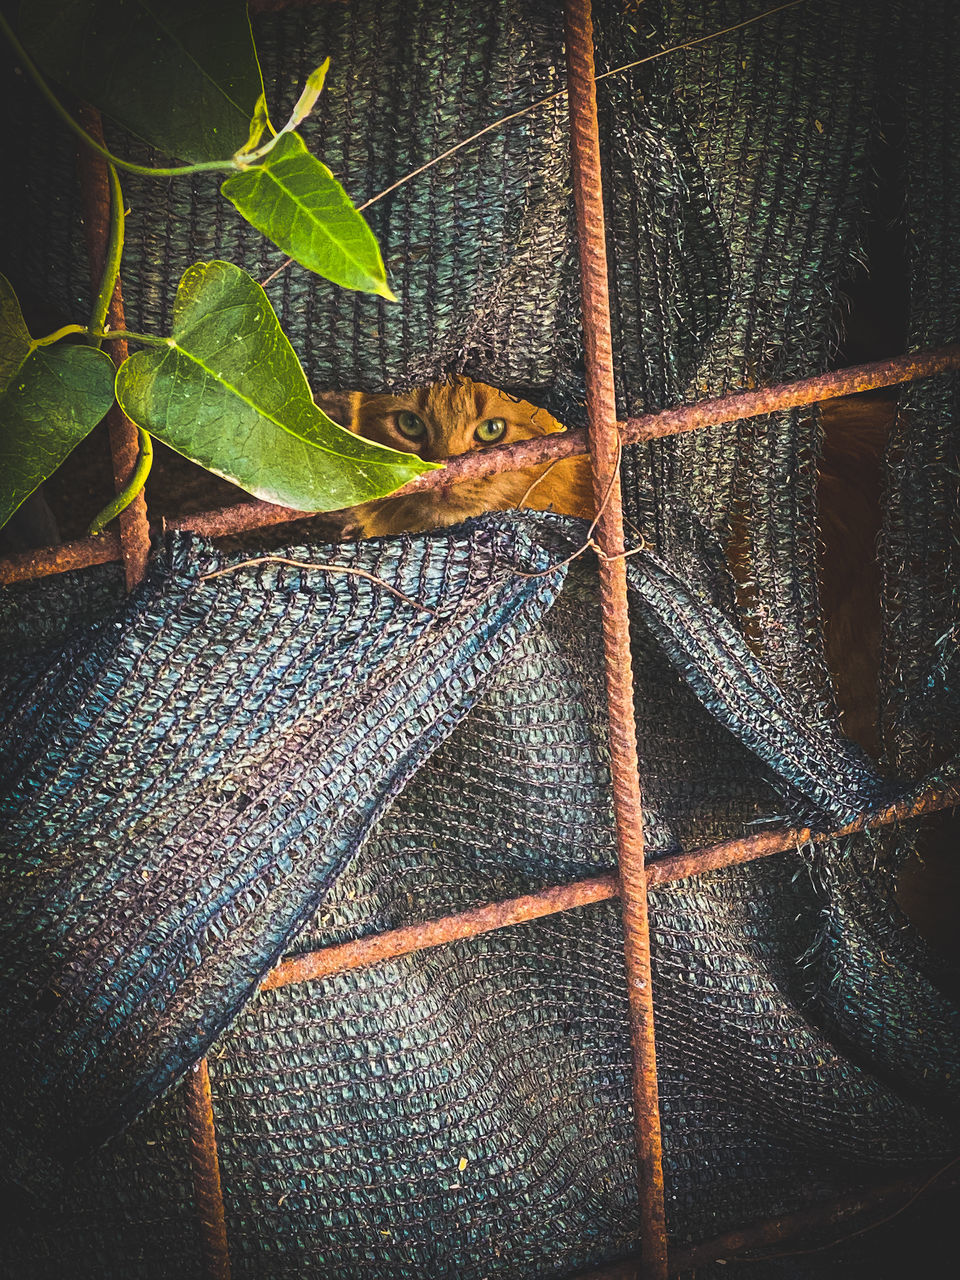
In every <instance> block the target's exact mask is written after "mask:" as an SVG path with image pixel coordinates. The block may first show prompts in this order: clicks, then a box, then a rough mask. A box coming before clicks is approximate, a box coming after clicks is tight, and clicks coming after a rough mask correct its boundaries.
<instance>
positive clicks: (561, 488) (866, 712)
mask: <svg viewBox="0 0 960 1280" xmlns="http://www.w3.org/2000/svg"><path fill="white" fill-rule="evenodd" d="M318 402H319V403H320V404H321V407H324V408H325V409H326V411H327V412H328V413H330V414H331V416H333V417H334V418H335V419H337V420H338V421H341V422H342V423H343V425H344V426H346V427H347V428H348V429H349V430H351V431H353V432H354V433H355V434H357V435H361V436H364V437H365V438H366V439H368V440H373V441H375V442H376V443H378V444H384V445H388V446H389V447H390V448H392V449H401V450H404V451H407V452H413V453H418V454H419V455H420V457H422V458H425V459H427V460H428V461H439V460H442V459H443V458H449V457H455V456H457V455H458V454H463V453H467V452H470V451H472V450H476V449H484V448H488V447H491V446H493V445H496V444H504V443H509V442H511V441H514V440H528V439H531V438H533V437H536V436H545V435H550V434H552V433H554V432H557V431H563V430H564V429H565V428H564V427H563V426H562V425H561V424H560V423H559V422H558V421H557V419H556V418H554V417H553V416H552V415H551V414H549V413H548V412H547V411H546V410H545V409H542V408H537V407H536V406H535V405H533V404H531V403H530V402H529V401H526V400H520V399H517V398H516V397H514V396H510V395H508V394H507V393H506V392H504V391H500V390H498V389H497V388H496V387H492V386H490V385H488V384H487V383H484V382H475V381H473V380H472V379H470V378H465V377H459V378H452V379H449V380H447V381H445V382H437V383H433V384H432V385H430V386H424V387H418V388H416V389H415V390H413V391H410V392H408V393H406V394H405V395H390V394H375V393H367V392H359V391H354V392H343V393H335V392H331V393H326V394H325V396H324V397H323V398H320V397H318ZM895 410H896V401H895V398H891V396H890V394H889V393H887V394H882V393H881V394H880V395H861V396H855V397H852V398H850V399H844V400H834V401H828V402H826V403H825V404H824V405H823V406H822V411H823V416H824V424H825V428H826V430H825V441H824V448H823V456H822V458H821V463H820V477H819V486H818V498H819V503H818V505H819V511H820V529H821V539H822V541H821V546H822V551H823V558H822V560H821V565H820V586H821V603H822V606H823V612H824V621H825V636H826V646H827V656H828V662H829V664H830V667H831V670H832V671H833V673H834V678H835V681H836V687H837V695H838V700H839V703H840V707H841V710H842V714H843V717H844V724H845V728H846V732H847V734H848V736H850V737H852V738H853V739H854V741H857V742H859V743H860V744H861V745H862V746H864V747H866V748H867V749H868V750H869V751H871V752H872V753H873V754H876V753H877V751H878V750H879V742H878V740H877V713H876V706H877V674H878V668H879V648H880V574H879V565H878V563H877V557H876V539H877V536H878V534H879V524H880V503H881V467H882V457H883V449H884V445H885V442H886V438H887V435H888V433H889V430H890V425H891V420H892V416H893V414H894V413H895ZM538 477H542V479H540V482H539V483H538V484H536V485H534V487H533V488H531V485H533V483H534V481H535V480H537V478H538ZM520 505H522V506H523V507H525V508H527V509H529V510H534V511H547V510H549V511H556V512H559V513H561V514H564V515H576V516H582V517H585V518H588V519H590V518H592V516H593V514H594V503H593V488H592V483H591V477H590V468H589V461H588V459H587V458H586V457H579V458H567V459H564V460H563V461H561V462H558V463H556V464H554V466H553V467H550V466H549V464H543V465H540V466H536V467H527V468H524V469H523V470H522V471H513V472H510V471H508V472H502V473H499V474H497V475H490V476H484V477H482V478H480V479H478V480H469V481H465V482H463V483H462V484H458V485H455V486H452V487H451V488H449V489H445V490H443V489H434V490H430V491H428V492H426V493H416V494H411V495H410V496H409V497H405V498H396V499H390V498H387V499H385V500H382V501H380V502H378V503H372V502H371V503H365V504H363V505H362V506H359V507H355V508H353V510H352V511H351V512H350V516H349V521H350V526H349V528H350V531H351V532H354V533H357V534H359V536H361V537H364V538H370V537H378V536H384V535H392V534H398V533H419V532H421V531H423V530H425V529H434V528H440V527H442V526H444V525H451V524H456V523H458V522H459V521H461V520H465V519H466V518H467V517H468V516H472V515H479V514H480V513H481V512H483V511H494V510H499V511H502V510H507V509H510V508H513V507H518V506H520ZM742 532H743V531H736V530H735V533H734V537H733V539H732V541H731V544H730V545H729V546H728V547H727V554H728V559H729V562H730V565H731V569H732V570H733V573H734V577H735V578H736V579H738V588H739V594H740V596H741V604H742V605H745V604H746V603H747V602H748V597H749V588H748V584H747V581H746V578H747V568H746V564H747V557H746V549H745V546H741V545H740V543H741V541H742ZM750 638H751V639H753V640H755V639H756V638H755V637H750Z"/></svg>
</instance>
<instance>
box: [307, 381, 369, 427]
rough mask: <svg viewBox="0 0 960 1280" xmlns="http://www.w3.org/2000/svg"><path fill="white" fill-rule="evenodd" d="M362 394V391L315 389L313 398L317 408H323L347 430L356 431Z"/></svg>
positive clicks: (329, 416)
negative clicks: (358, 403) (357, 410)
mask: <svg viewBox="0 0 960 1280" xmlns="http://www.w3.org/2000/svg"><path fill="white" fill-rule="evenodd" d="M362 395H363V392H362V391H315V392H314V393H313V399H314V403H315V404H316V406H317V408H318V409H322V410H323V412H324V413H325V414H326V415H327V417H328V418H332V419H333V420H334V422H336V423H337V424H338V425H339V426H341V427H345V428H346V429H347V431H354V432H355V431H356V430H357V424H356V422H355V420H354V419H355V417H356V407H357V402H358V401H359V399H360V397H361V396H362Z"/></svg>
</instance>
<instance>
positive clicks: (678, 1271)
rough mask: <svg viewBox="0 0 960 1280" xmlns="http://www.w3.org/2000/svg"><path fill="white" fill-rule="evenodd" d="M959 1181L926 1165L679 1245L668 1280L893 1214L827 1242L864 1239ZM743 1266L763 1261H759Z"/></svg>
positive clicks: (599, 1272) (630, 1265) (623, 1268)
mask: <svg viewBox="0 0 960 1280" xmlns="http://www.w3.org/2000/svg"><path fill="white" fill-rule="evenodd" d="M958 1181H960V1173H958V1171H957V1170H956V1168H954V1169H952V1170H951V1169H950V1168H949V1166H947V1167H944V1166H941V1168H940V1169H931V1167H930V1166H929V1165H925V1166H924V1167H923V1168H922V1169H921V1170H913V1171H911V1172H910V1173H908V1174H905V1175H904V1176H903V1177H901V1178H897V1179H889V1180H885V1181H884V1182H882V1183H875V1184H874V1185H872V1186H867V1187H863V1188H861V1189H860V1190H857V1191H850V1192H847V1193H846V1194H844V1195H840V1196H838V1197H837V1198H836V1199H834V1200H822V1201H817V1202H816V1203H815V1204H812V1205H808V1206H807V1207H806V1208H804V1209H798V1210H796V1211H795V1212H793V1213H784V1214H780V1215H779V1216H778V1217H775V1218H768V1219H765V1220H764V1221H761V1222H752V1223H750V1224H748V1225H747V1226H745V1227H740V1228H738V1229H737V1230H734V1231H728V1232H725V1233H724V1234H723V1235H720V1236H715V1237H713V1238H712V1239H710V1240H704V1241H702V1242H701V1243H700V1244H691V1245H678V1246H676V1247H675V1248H673V1249H671V1251H670V1268H669V1271H670V1275H671V1277H677V1280H681V1278H685V1277H687V1276H690V1277H691V1280H692V1277H693V1276H694V1275H695V1274H696V1272H697V1270H698V1269H699V1268H701V1267H709V1266H710V1265H711V1264H712V1263H719V1264H721V1265H722V1264H723V1263H726V1262H735V1261H736V1260H737V1259H738V1258H739V1257H741V1255H743V1254H744V1253H752V1252H754V1251H755V1250H757V1249H762V1248H763V1247H764V1246H765V1245H777V1246H782V1245H784V1244H787V1243H789V1242H791V1241H792V1242H793V1243H795V1244H801V1243H803V1242H804V1241H805V1240H806V1239H808V1238H809V1233H810V1232H811V1231H816V1230H818V1229H822V1228H824V1227H829V1226H831V1225H832V1224H834V1223H841V1222H844V1221H845V1220H848V1219H851V1218H854V1219H855V1218H858V1217H860V1216H861V1215H863V1214H865V1213H867V1212H870V1211H871V1210H872V1211H873V1212H874V1213H876V1212H877V1211H880V1210H888V1209H889V1210H892V1212H891V1213H884V1216H883V1217H882V1218H880V1219H879V1220H878V1221H876V1222H869V1223H866V1224H865V1225H862V1226H860V1227H859V1228H858V1229H857V1230H856V1231H855V1232H849V1233H847V1232H845V1233H844V1235H843V1236H841V1237H840V1239H838V1240H836V1241H834V1242H832V1243H833V1244H834V1245H835V1244H840V1243H842V1242H843V1241H844V1240H845V1239H847V1238H849V1236H850V1235H866V1234H867V1233H868V1232H870V1231H873V1230H876V1229H877V1228H878V1227H881V1226H884V1225H885V1224H886V1223H888V1222H889V1221H891V1219H892V1218H893V1217H895V1216H897V1215H898V1214H900V1213H901V1212H902V1211H903V1210H904V1209H906V1208H907V1207H908V1206H909V1205H910V1204H912V1203H913V1201H914V1200H916V1199H918V1198H919V1196H920V1195H921V1194H922V1193H923V1192H924V1191H926V1189H927V1188H928V1187H930V1188H932V1187H934V1186H937V1187H941V1188H952V1187H955V1186H956V1185H957V1182H958ZM831 1247H832V1245H831V1243H830V1242H827V1243H824V1244H822V1245H821V1247H820V1250H818V1251H822V1252H823V1253H824V1254H826V1253H827V1252H828V1250H829V1249H830V1248H831ZM778 1252H779V1250H778ZM783 1252H789V1251H787V1250H784V1251H783ZM797 1252H798V1253H803V1252H804V1250H803V1249H798V1250H797ZM748 1261H762V1258H759V1259H748ZM638 1267H639V1259H638V1258H633V1259H623V1260H622V1261H620V1262H614V1263H611V1264H610V1265H609V1266H606V1267H598V1268H596V1269H595V1270H592V1271H581V1272H580V1273H579V1274H578V1275H577V1276H575V1277H574V1280H638V1274H639V1272H638Z"/></svg>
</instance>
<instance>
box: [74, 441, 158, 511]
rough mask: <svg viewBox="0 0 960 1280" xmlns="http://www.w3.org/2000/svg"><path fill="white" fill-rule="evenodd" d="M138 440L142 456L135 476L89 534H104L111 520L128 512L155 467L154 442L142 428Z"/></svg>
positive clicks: (138, 461)
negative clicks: (123, 512)
mask: <svg viewBox="0 0 960 1280" xmlns="http://www.w3.org/2000/svg"><path fill="white" fill-rule="evenodd" d="M137 440H138V442H139V444H140V455H139V457H138V458H137V465H136V466H135V467H134V468H133V474H132V475H131V477H130V479H129V480H128V481H127V483H126V484H125V485H124V486H123V488H122V489H121V490H120V492H119V493H118V494H117V496H116V497H115V498H114V500H113V501H112V502H111V503H110V504H109V505H108V506H106V507H104V508H103V510H102V511H101V512H100V514H99V515H98V516H97V517H96V518H95V519H94V521H93V523H92V524H91V525H90V528H89V529H88V530H87V533H90V534H97V533H103V531H104V529H105V528H106V526H107V525H108V524H109V523H110V521H111V520H115V519H116V517H117V516H118V515H119V514H120V512H121V511H126V509H127V507H129V505H130V503H131V502H132V501H133V500H134V498H135V497H136V496H137V494H138V493H139V492H140V490H141V489H142V488H143V486H144V485H145V484H146V482H147V476H148V475H149V474H150V468H151V467H152V466H153V441H152V440H151V439H150V436H149V435H148V434H147V432H146V431H144V430H143V428H142V427H137Z"/></svg>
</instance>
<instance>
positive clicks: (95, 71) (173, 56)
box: [19, 0, 263, 163]
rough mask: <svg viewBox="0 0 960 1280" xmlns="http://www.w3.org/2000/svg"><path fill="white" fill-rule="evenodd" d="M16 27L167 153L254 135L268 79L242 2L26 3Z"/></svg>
mask: <svg viewBox="0 0 960 1280" xmlns="http://www.w3.org/2000/svg"><path fill="white" fill-rule="evenodd" d="M19 26H20V37H21V39H22V40H23V43H24V44H25V45H26V47H27V49H28V51H29V52H30V54H31V55H32V56H33V57H34V58H35V59H36V61H37V62H38V64H39V65H40V67H41V68H42V69H43V70H44V71H45V72H46V73H47V74H48V75H50V76H52V77H53V78H54V79H56V80H57V81H59V83H60V84H62V85H64V86H65V87H66V88H67V89H69V90H70V91H71V92H72V93H75V94H76V95H77V96H78V97H80V98H83V99H85V100H86V101H87V102H92V103H93V105H94V106H96V107H99V108H100V109H101V110H102V111H104V112H106V113H107V115H109V116H112V117H113V119H114V120H116V121H118V122H119V123H120V124H122V125H123V126H124V128H126V129H129V130H130V132H131V133H135V134H136V135H137V136H138V137H140V138H143V139H144V141H146V142H149V143H151V144H152V145H153V146H155V147H158V148H159V149H160V150H161V151H163V152H164V153H166V154H167V155H171V156H178V157H179V158H180V159H182V160H187V161H190V162H192V163H198V162H200V161H204V160H229V158H230V156H232V155H233V153H234V152H235V151H236V150H237V149H238V148H240V147H242V146H243V144H244V142H245V141H246V140H247V137H248V133H249V128H250V118H251V116H252V115H253V113H254V106H255V104H256V102H257V99H258V97H259V95H260V94H261V93H262V92H263V80H262V77H261V75H260V66H259V63H258V62H257V55H256V50H255V48H254V44H253V36H252V34H251V31H250V20H249V18H248V17H247V12H246V5H244V4H240V3H238V2H237V0H201V2H200V3H197V0H24V2H23V4H22V5H21V9H20V23H19Z"/></svg>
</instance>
